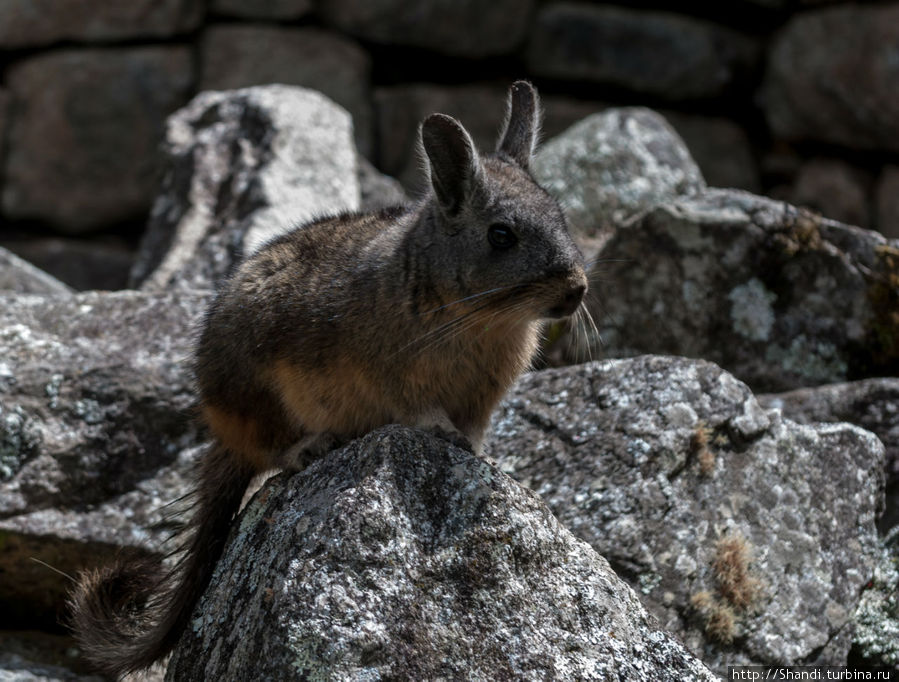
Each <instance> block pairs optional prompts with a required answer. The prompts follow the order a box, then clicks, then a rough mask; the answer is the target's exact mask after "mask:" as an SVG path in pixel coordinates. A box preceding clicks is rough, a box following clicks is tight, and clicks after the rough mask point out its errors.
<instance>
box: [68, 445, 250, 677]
mask: <svg viewBox="0 0 899 682" xmlns="http://www.w3.org/2000/svg"><path fill="white" fill-rule="evenodd" d="M198 473H199V476H198V478H199V481H198V486H197V490H196V493H195V494H196V501H195V511H194V517H193V519H192V520H191V524H190V527H189V529H188V532H190V535H189V536H188V538H187V541H186V542H185V552H184V554H183V556H182V558H181V559H180V561H179V562H178V564H177V565H176V566H175V568H174V569H171V570H167V569H164V568H163V566H162V564H161V562H160V561H159V560H158V559H146V558H122V559H121V560H119V561H117V562H116V563H115V564H113V565H111V566H107V567H104V568H100V569H96V570H91V571H85V572H84V573H82V574H81V575H80V576H79V579H78V584H77V586H76V587H75V589H74V590H73V591H72V593H71V594H70V596H69V607H70V612H71V614H72V615H71V618H72V629H73V630H74V633H75V637H76V639H77V640H78V643H79V645H80V646H81V648H82V650H83V651H84V654H85V656H86V657H87V659H88V660H90V661H91V662H92V663H94V665H96V666H97V667H98V668H99V669H100V670H102V671H103V672H105V673H107V674H109V675H113V676H116V677H121V676H122V675H125V674H127V673H130V672H135V671H137V670H142V669H144V668H148V667H149V666H151V665H152V664H153V663H155V662H156V661H158V660H159V659H161V658H162V657H164V656H165V655H166V654H168V653H169V652H170V651H171V650H172V649H173V648H174V647H175V644H176V643H177V642H178V639H179V638H180V636H181V633H182V632H183V631H184V629H185V627H186V626H187V623H188V621H189V619H190V617H191V614H192V612H193V609H194V606H195V605H196V603H197V601H198V600H199V599H200V597H201V596H202V594H203V592H204V591H205V589H206V586H207V585H208V584H209V579H210V578H211V577H212V571H213V569H214V568H215V565H216V562H217V561H218V559H219V558H220V556H221V554H222V551H223V549H224V547H225V542H226V541H227V539H228V533H229V531H230V528H231V524H232V522H233V520H234V517H235V515H236V514H237V512H238V510H239V509H240V502H241V499H242V498H243V495H244V493H245V492H246V489H247V486H248V485H249V483H250V481H251V480H252V478H253V476H254V474H255V473H256V472H255V471H254V470H253V469H252V468H251V467H249V466H248V465H246V464H243V463H242V461H241V459H240V458H239V457H237V456H235V455H233V454H232V453H230V452H229V451H227V450H225V449H224V448H222V447H220V446H218V445H216V446H214V447H213V449H212V450H211V451H210V452H209V453H207V454H206V455H205V457H204V458H203V460H202V461H201V462H200V465H199V472H198Z"/></svg>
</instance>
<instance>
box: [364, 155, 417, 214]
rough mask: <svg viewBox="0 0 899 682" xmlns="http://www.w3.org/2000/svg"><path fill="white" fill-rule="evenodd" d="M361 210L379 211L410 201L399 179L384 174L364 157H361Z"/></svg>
mask: <svg viewBox="0 0 899 682" xmlns="http://www.w3.org/2000/svg"><path fill="white" fill-rule="evenodd" d="M358 175H359V210H360V211H378V210H380V209H382V208H387V207H388V206H396V205H397V204H402V203H405V202H406V201H408V198H407V197H406V191H405V190H404V189H403V186H402V185H401V184H400V183H399V181H398V180H395V179H394V178H391V177H390V176H389V175H384V174H383V173H381V172H379V171H378V169H377V168H375V167H374V166H372V165H371V163H370V162H369V161H368V160H367V159H366V158H365V157H364V156H360V157H359V168H358Z"/></svg>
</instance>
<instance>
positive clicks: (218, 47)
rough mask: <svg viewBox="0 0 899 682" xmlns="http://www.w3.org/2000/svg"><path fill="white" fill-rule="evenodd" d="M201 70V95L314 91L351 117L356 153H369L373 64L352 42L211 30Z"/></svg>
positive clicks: (309, 33) (305, 31)
mask: <svg viewBox="0 0 899 682" xmlns="http://www.w3.org/2000/svg"><path fill="white" fill-rule="evenodd" d="M244 5H245V6H247V7H256V6H258V3H244ZM200 64H201V69H200V85H199V89H200V90H235V89H237V88H246V87H250V86H253V85H268V84H270V83H280V84H282V85H299V86H302V87H304V88H309V89H310V90H318V91H319V92H321V93H322V94H323V95H325V96H326V97H328V98H329V99H331V100H333V101H334V102H336V103H337V104H339V105H340V106H342V107H343V108H344V109H346V110H347V111H348V112H349V113H350V115H352V117H353V131H354V135H355V139H356V144H357V146H358V148H359V151H360V152H361V153H362V154H364V155H366V156H367V155H370V154H371V153H372V147H373V142H372V126H373V121H372V119H373V117H372V107H371V93H370V92H369V89H370V85H369V81H370V79H371V74H370V72H371V59H370V57H369V56H368V53H367V52H365V50H363V49H362V48H361V47H360V46H359V45H358V44H356V43H355V42H354V41H352V40H350V39H348V38H345V37H343V36H341V35H340V34H338V33H332V32H330V31H323V30H321V29H318V28H311V27H303V28H293V27H284V26H265V25H246V24H213V25H212V26H209V27H208V28H206V29H205V30H204V31H203V34H202V38H201V40H200Z"/></svg>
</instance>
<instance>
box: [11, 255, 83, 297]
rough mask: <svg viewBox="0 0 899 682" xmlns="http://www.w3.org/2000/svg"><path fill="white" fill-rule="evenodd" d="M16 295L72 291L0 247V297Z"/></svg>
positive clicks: (63, 294)
mask: <svg viewBox="0 0 899 682" xmlns="http://www.w3.org/2000/svg"><path fill="white" fill-rule="evenodd" d="M10 293H16V294H59V295H62V296H65V295H66V294H70V293H72V289H71V288H70V287H68V286H66V285H65V284H63V283H62V282H60V281H59V280H58V279H56V278H55V277H53V276H52V275H48V274H47V273H46V272H44V271H43V270H41V269H40V268H36V267H35V266H33V265H32V264H31V263H29V262H28V261H25V260H22V259H21V258H19V257H18V256H17V255H16V254H14V253H12V252H10V251H7V250H6V249H4V248H3V247H0V296H3V295H7V294H10Z"/></svg>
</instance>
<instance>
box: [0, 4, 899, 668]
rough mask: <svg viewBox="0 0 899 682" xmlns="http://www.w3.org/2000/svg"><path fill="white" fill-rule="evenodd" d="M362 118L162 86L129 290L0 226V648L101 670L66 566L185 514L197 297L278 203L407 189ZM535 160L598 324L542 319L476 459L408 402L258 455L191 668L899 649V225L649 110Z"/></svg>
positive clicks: (275, 100) (625, 664)
mask: <svg viewBox="0 0 899 682" xmlns="http://www.w3.org/2000/svg"><path fill="white" fill-rule="evenodd" d="M542 20H544V21H555V22H563V21H567V19H566V18H565V17H564V16H560V17H549V18H544V19H542ZM737 47H739V45H738V46H737ZM737 58H739V55H738V54H736V53H735V59H737ZM651 86H652V84H648V85H647V87H651ZM500 111H501V110H500V109H499V108H497V109H496V115H497V118H499V115H500ZM784 125H787V123H786V122H785V123H784ZM355 145H356V141H355V140H354V135H353V129H352V125H351V120H350V117H349V116H348V115H347V113H346V112H345V111H344V110H343V109H341V108H340V107H338V106H336V105H334V104H333V103H332V102H330V101H329V100H327V99H326V98H324V97H322V96H321V95H319V94H318V93H315V92H311V91H306V90H302V89H298V88H290V87H285V86H272V87H266V88H254V89H248V90H240V91H234V92H229V93H225V94H223V93H210V94H205V95H202V96H200V97H198V98H196V99H195V100H193V101H192V102H191V103H190V104H189V105H188V106H187V107H185V108H184V109H182V110H181V111H179V112H178V113H177V114H175V115H174V116H172V117H171V118H170V119H169V123H168V127H167V137H166V141H165V145H164V150H165V154H166V158H165V163H166V168H167V173H166V176H165V179H164V182H163V189H162V191H161V193H160V194H159V196H158V197H157V198H156V201H155V203H154V209H153V212H152V216H151V218H150V224H149V227H148V229H147V232H146V236H145V238H144V241H143V244H142V247H141V252H140V257H139V258H138V260H137V263H136V264H135V266H134V268H133V269H132V271H131V288H130V289H128V290H123V291H117V292H85V293H74V292H73V291H71V289H69V288H68V287H67V286H65V285H63V284H61V283H59V282H57V281H55V280H53V278H52V277H50V276H49V275H47V274H45V273H42V272H40V271H39V270H37V269H36V268H35V267H34V266H32V265H29V264H28V263H26V262H24V261H22V260H21V259H17V258H15V257H12V256H11V255H7V254H5V253H0V256H2V257H0V286H2V287H3V291H2V293H0V300H2V303H3V305H2V308H0V346H2V348H3V353H2V355H0V545H2V546H3V548H4V552H3V553H2V557H0V570H2V574H3V577H4V579H3V580H2V581H0V591H2V592H0V594H2V596H0V600H2V602H3V604H4V609H3V616H2V627H3V628H4V634H3V636H2V640H3V641H2V643H0V650H2V653H0V677H3V676H5V677H4V679H6V678H9V679H20V680H26V679H27V680H75V679H96V678H91V677H89V671H88V670H87V668H85V666H84V664H83V662H82V661H80V659H79V657H78V652H77V650H74V649H73V647H72V643H71V641H70V640H68V639H67V638H65V637H64V636H62V631H61V629H60V627H59V623H60V621H61V620H62V619H64V617H65V614H64V610H63V601H62V600H63V595H64V593H65V590H66V588H67V586H68V584H69V578H68V577H67V575H71V574H73V573H74V572H76V571H77V570H79V569H80V568H82V567H85V566H87V565H92V564H95V563H97V562H100V561H103V559H104V558H106V557H109V556H111V555H113V554H114V553H115V552H116V551H118V549H119V548H121V547H132V548H136V549H138V550H139V551H142V552H148V553H157V552H160V551H163V550H164V549H166V548H168V547H169V545H168V540H167V538H168V537H169V535H170V534H171V531H173V530H176V529H177V527H178V524H179V522H178V516H177V511H178V506H177V504H176V505H174V506H170V505H169V504H168V503H170V502H172V501H173V500H176V499H177V498H178V497H180V496H181V495H182V494H183V493H184V492H185V491H186V490H187V488H188V485H189V484H188V477H189V470H190V466H191V463H192V462H193V461H194V460H195V459H196V458H197V457H198V456H200V455H201V454H202V451H203V449H204V447H205V446H204V441H203V436H202V434H200V433H198V432H197V430H196V428H195V426H194V422H193V420H192V414H191V413H192V407H193V403H192V401H193V398H192V391H191V375H190V366H189V358H190V349H191V345H192V338H193V335H194V333H195V331H196V328H197V325H198V323H199V320H200V319H201V315H202V313H203V310H204V308H205V306H206V305H207V304H208V302H209V300H210V297H211V296H212V295H213V294H212V291H213V290H214V287H215V285H216V283H217V282H218V281H219V280H220V279H221V277H222V276H224V275H225V274H226V273H227V272H228V270H229V269H230V267H231V266H232V265H233V263H234V262H235V260H236V259H238V258H239V257H240V256H241V254H242V253H244V252H245V251H246V250H247V249H251V248H253V245H254V244H257V243H258V241H259V240H260V239H263V238H265V237H266V236H270V235H271V234H272V231H273V230H276V229H284V228H285V227H286V228H289V227H290V226H291V225H293V224H295V223H296V222H297V221H299V222H302V220H304V219H306V218H307V217H308V216H309V215H311V213H314V212H318V211H327V210H344V209H355V208H358V207H360V206H361V207H363V208H365V207H373V206H378V205H383V204H384V203H389V202H390V201H394V200H396V199H398V198H402V196H403V190H402V189H401V188H400V187H399V186H398V185H397V184H396V183H395V182H394V181H392V180H391V179H390V178H386V177H384V176H381V175H380V174H379V173H378V172H377V171H375V170H374V169H373V168H371V167H370V166H368V165H367V164H365V163H364V162H360V161H358V158H359V157H358V155H357V152H356V146H355ZM535 166H536V167H535V172H536V173H537V175H538V176H539V177H540V179H541V180H542V181H543V182H544V183H545V184H546V186H547V187H548V188H549V189H550V190H551V191H552V192H553V193H555V194H556V195H557V196H558V197H559V199H560V201H561V202H562V203H563V205H564V206H565V208H566V211H567V212H568V215H569V219H570V221H571V223H572V228H573V233H574V234H575V236H576V238H577V239H578V240H579V242H580V243H581V245H582V248H583V249H584V251H585V252H586V253H587V254H588V258H589V260H590V261H591V262H592V263H593V265H592V272H591V282H592V284H591V287H592V294H591V299H590V304H589V305H590V310H591V312H592V314H593V317H594V319H595V321H596V329H593V328H592V327H591V328H590V329H589V330H588V329H586V328H584V327H581V328H572V329H568V328H566V327H564V326H555V327H553V328H551V329H550V330H549V332H550V333H549V334H548V341H547V344H548V346H547V348H546V351H545V357H546V359H547V360H546V362H547V364H549V365H555V366H553V367H546V368H545V369H542V370H540V371H535V372H532V373H530V374H527V375H525V376H524V377H522V378H521V380H520V381H519V382H518V383H517V384H516V386H515V387H514V388H513V390H512V391H511V392H510V393H509V395H508V396H507V397H506V399H505V400H504V401H503V403H502V405H501V406H500V408H499V409H498V410H497V412H496V414H495V415H494V419H493V423H492V427H491V435H490V439H489V445H488V452H487V458H486V459H485V460H481V459H477V458H474V457H472V456H471V455H470V454H469V453H466V452H465V451H463V450H460V449H458V448H456V447H455V446H452V445H450V444H448V443H446V442H444V441H442V440H440V439H436V438H434V437H432V436H430V435H428V434H423V433H420V432H415V431H411V430H408V429H405V428H401V427H386V428H384V429H380V430H378V431H376V432H374V433H372V434H369V435H368V436H366V437H365V438H362V439H360V440H358V441H355V442H353V443H350V444H349V445H347V446H346V447H344V448H342V449H340V450H337V451H334V452H332V453H330V454H329V455H328V456H327V457H325V458H324V459H322V460H320V461H318V462H317V463H316V464H314V465H313V466H311V467H310V468H309V469H307V470H306V471H304V472H301V473H299V474H296V475H294V476H286V475H282V476H278V477H275V478H274V479H271V480H269V481H268V482H266V483H265V484H264V485H263V487H262V489H261V490H260V492H259V493H257V495H256V497H255V498H254V500H253V501H252V502H251V503H250V504H249V505H248V506H247V508H246V509H245V510H244V513H243V515H242V517H241V520H240V523H239V526H240V527H239V530H238V531H237V533H236V534H235V535H234V537H233V538H232V542H231V544H230V546H229V549H228V550H227V551H226V554H225V557H224V558H223V560H222V561H221V563H220V565H219V567H218V569H217V573H216V578H215V579H214V580H213V584H212V587H211V588H210V589H209V590H208V592H207V594H206V595H205V597H204V599H203V601H202V602H201V604H200V606H199V608H198V611H197V615H196V620H195V627H194V628H192V629H191V631H190V632H189V633H188V634H187V635H186V636H185V637H184V639H183V641H182V642H181V643H180V645H179V647H178V649H177V651H176V653H175V654H174V657H173V659H172V661H171V664H170V666H169V670H168V673H167V676H168V679H172V680H176V679H199V678H201V677H206V678H208V679H212V678H216V679H246V678H247V676H248V675H251V674H253V675H261V674H266V675H269V676H271V677H272V678H277V679H304V678H305V677H308V676H315V675H324V676H331V677H332V678H335V679H361V678H364V679H380V678H381V677H401V678H402V677H412V678H418V679H424V678H428V677H434V676H444V677H448V678H452V677H455V676H470V677H471V678H472V679H492V678H495V675H496V674H497V671H501V672H502V674H503V675H506V676H508V677H510V678H530V679H547V678H551V679H552V678H555V679H571V678H581V679H604V678H606V677H608V676H610V675H612V676H617V677H618V678H619V679H635V680H636V679H662V678H664V677H665V675H666V674H669V675H670V674H674V675H677V676H680V677H681V678H683V679H687V678H689V679H714V678H715V675H716V674H718V675H720V674H723V672H725V671H726V665H728V664H734V663H759V664H845V663H847V662H850V663H853V664H858V663H861V662H867V663H877V664H885V665H890V666H894V667H897V666H899V601H897V596H896V595H897V589H899V572H897V557H899V537H897V533H899V531H897V530H896V529H895V528H896V523H897V515H899V512H897V509H899V494H897V480H899V444H897V428H899V426H897V425H899V383H897V381H899V380H897V379H896V378H895V376H896V374H897V369H899V342H897V339H899V333H897V330H899V313H897V311H899V242H897V241H895V240H892V241H891V240H888V239H886V238H884V237H883V236H881V235H878V234H876V233H873V232H870V231H866V230H863V229H859V228H856V227H852V226H849V225H845V224H842V223H839V222H836V221H833V220H830V219H827V218H823V217H821V216H820V215H816V214H812V213H809V212H807V211H803V210H800V209H798V208H795V207H793V206H791V205H788V204H784V203H782V202H776V201H773V200H771V199H768V198H765V197H760V196H755V195H752V194H748V193H746V192H740V191H735V190H722V189H715V188H710V187H708V186H707V183H706V181H705V179H704V178H703V175H702V173H701V171H700V170H699V168H698V166H697V165H696V163H695V162H694V161H693V160H692V158H691V156H690V154H689V153H688V152H687V150H686V147H685V145H684V144H683V142H682V140H681V139H680V137H679V136H678V135H677V134H676V133H675V132H674V130H673V128H672V127H671V126H670V125H669V124H668V123H667V122H666V121H665V119H664V118H663V117H662V116H660V115H659V114H658V113H655V112H653V111H650V110H647V109H633V108H631V109H614V110H610V111H607V112H604V113H601V114H596V115H593V116H591V117H589V118H587V119H585V120H583V121H581V122H580V123H578V124H576V125H575V126H573V127H572V128H570V129H568V130H567V131H566V132H564V133H563V134H561V135H560V136H558V137H555V138H553V139H551V140H549V141H547V143H546V144H545V145H544V146H543V148H542V150H541V151H540V155H539V158H538V159H537V162H536V164H535ZM291 216H292V218H291ZM285 218H286V219H285ZM885 491H886V494H885ZM248 558H250V560H249V561H248ZM260 670H263V672H260ZM160 675H161V673H160Z"/></svg>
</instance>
